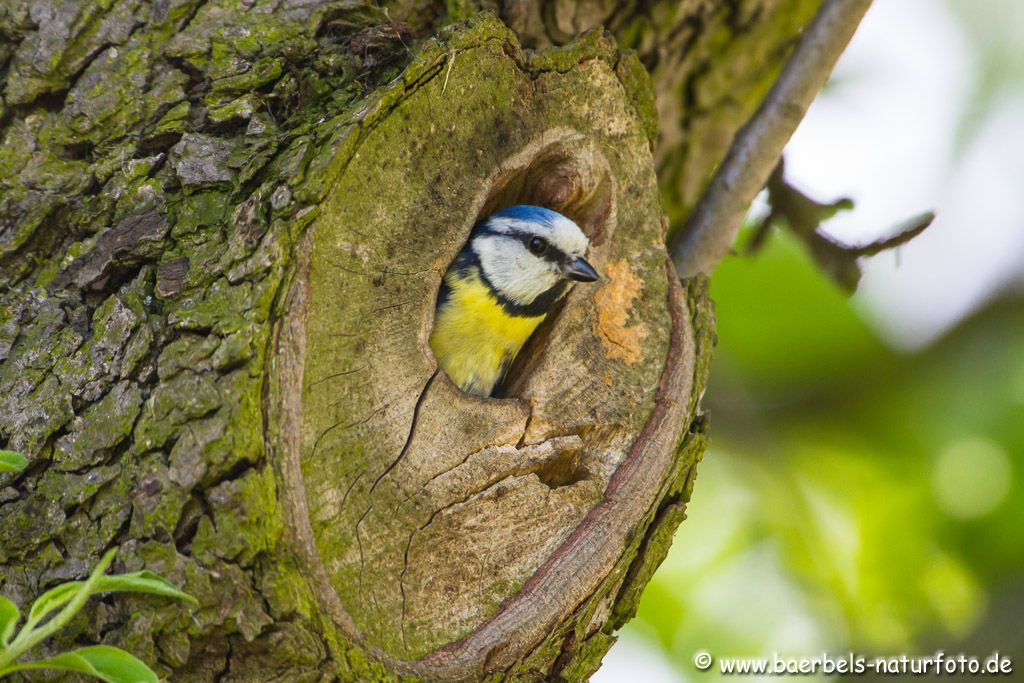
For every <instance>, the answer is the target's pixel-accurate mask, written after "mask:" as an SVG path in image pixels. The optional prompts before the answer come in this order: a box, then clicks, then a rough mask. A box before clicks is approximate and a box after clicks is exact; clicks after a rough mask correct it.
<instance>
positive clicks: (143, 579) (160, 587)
mask: <svg viewBox="0 0 1024 683" xmlns="http://www.w3.org/2000/svg"><path fill="white" fill-rule="evenodd" d="M83 585H84V583H83V582H81V581H69V582H67V583H62V584H60V585H59V586H55V587H53V588H51V589H50V590H48V591H46V592H45V593H43V594H42V595H40V596H39V598H38V599H36V601H35V602H34V603H32V609H31V610H30V611H29V621H32V622H38V621H40V620H41V619H42V618H43V617H45V616H46V615H47V614H49V613H50V612H52V611H53V610H55V609H59V608H60V607H63V606H64V605H65V604H67V603H68V602H70V601H71V599H72V598H73V597H74V596H75V594H76V593H77V592H78V591H79V590H81V588H82V586H83ZM113 591H122V592H124V591H129V592H133V593H152V594H155V595H163V596H166V597H169V598H178V599H180V600H187V601H189V602H191V603H193V604H196V605H198V604H199V602H198V601H197V600H196V599H195V598H193V597H192V596H191V595H189V594H188V593H185V592H184V591H180V590H178V589H177V588H175V587H174V585H173V584H171V583H169V582H168V581H167V580H166V579H163V578H161V577H160V576H157V575H156V574H154V573H153V572H149V571H141V572H132V573H131V574H114V575H112V576H101V577H99V578H98V579H97V580H96V581H95V583H94V584H93V587H92V589H91V590H90V591H89V595H95V594H97V593H109V592H113Z"/></svg>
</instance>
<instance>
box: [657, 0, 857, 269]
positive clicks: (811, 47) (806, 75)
mask: <svg viewBox="0 0 1024 683" xmlns="http://www.w3.org/2000/svg"><path fill="white" fill-rule="evenodd" d="M870 6H871V0H824V2H823V3H822V5H821V8H820V9H819V10H818V13H817V14H816V15H815V16H814V19H812V20H811V23H810V24H808V26H807V28H806V29H804V32H803V34H802V35H801V36H800V39H799V41H798V42H797V45H796V47H795V48H794V49H793V54H792V55H791V56H790V58H789V61H787V62H786V65H785V66H784V67H783V68H782V72H781V73H780V74H779V78H778V80H777V81H775V84H774V85H773V86H772V89H771V90H770V91H769V92H768V95H767V96H766V97H765V99H764V101H763V102H761V105H760V106H759V107H758V109H757V111H756V112H754V115H753V116H752V117H751V118H750V120H749V121H747V123H746V124H744V126H743V127H742V128H741V129H740V130H739V132H738V133H737V134H736V138H735V139H734V140H733V143H732V146H731V147H730V148H729V153H728V155H726V157H725V160H724V161H723V162H722V165H721V166H720V167H719V168H718V171H717V172H716V173H715V175H714V177H713V178H712V179H711V182H710V183H709V184H708V187H707V189H706V190H705V191H704V195H703V196H702V197H701V198H700V200H699V201H698V202H697V205H696V206H695V207H694V209H693V212H692V213H691V214H690V217H689V219H688V220H687V222H686V224H685V225H684V226H683V227H682V228H681V229H680V230H679V231H678V232H677V233H676V234H675V235H674V236H673V237H672V239H671V240H670V241H669V253H671V254H672V260H673V261H675V264H676V269H677V270H678V272H679V275H680V277H684V278H685V277H691V276H693V275H696V274H697V273H710V272H711V271H712V270H714V267H715V266H716V265H717V264H718V262H719V261H720V260H721V259H722V257H723V256H725V254H726V253H727V252H728V251H729V249H730V248H731V247H732V244H733V242H734V241H735V240H736V233H737V232H738V231H739V228H740V223H741V222H742V220H743V215H744V213H746V211H747V208H748V207H749V206H750V203H751V202H752V201H754V197H756V196H757V193H758V192H760V191H761V188H763V187H764V185H765V182H767V180H768V177H769V176H770V175H771V172H772V169H774V168H775V164H776V163H778V160H779V157H780V156H781V155H782V149H783V147H785V146H786V143H787V142H788V141H789V138H790V137H791V136H792V135H793V132H794V131H795V130H796V127H797V125H798V124H799V123H800V120H801V119H803V117H804V114H805V113H807V108H808V107H809V106H810V105H811V102H812V101H813V100H814V97H815V95H817V94H818V92H819V91H820V90H821V89H822V87H824V85H825V81H827V80H828V76H829V74H830V73H832V68H833V67H834V66H835V64H836V61H837V60H838V59H839V55H840V54H842V52H843V50H844V49H845V48H846V45H847V43H849V42H850V38H851V37H853V33H854V31H856V30H857V26H858V25H859V24H860V20H861V19H862V18H863V17H864V13H865V12H867V10H868V7H870Z"/></svg>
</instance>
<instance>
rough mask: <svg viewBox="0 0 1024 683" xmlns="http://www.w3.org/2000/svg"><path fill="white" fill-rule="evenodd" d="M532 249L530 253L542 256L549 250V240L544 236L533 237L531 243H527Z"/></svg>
mask: <svg viewBox="0 0 1024 683" xmlns="http://www.w3.org/2000/svg"><path fill="white" fill-rule="evenodd" d="M527 246H528V247H529V249H530V253H531V254H533V255H534V256H540V255H541V254H543V253H544V252H545V251H547V250H548V241H547V240H546V239H544V238H543V237H531V238H530V243H529V244H528V245H527Z"/></svg>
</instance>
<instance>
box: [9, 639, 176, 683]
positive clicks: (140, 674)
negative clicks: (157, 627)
mask: <svg viewBox="0 0 1024 683" xmlns="http://www.w3.org/2000/svg"><path fill="white" fill-rule="evenodd" d="M27 669H59V670H61V671H74V672H76V673H83V674H89V675H90V676H95V677H96V678H99V679H100V680H103V681H106V682H107V683H159V680H160V679H159V677H158V676H157V675H156V674H155V673H153V670H152V669H150V668H149V667H148V666H146V665H145V664H144V663H143V662H142V661H140V660H139V659H137V658H135V657H133V656H132V655H130V654H128V653H127V652H125V651H124V650H122V649H120V648H116V647H111V646H109V645H93V646H92V647H83V648H81V649H79V650H73V651H71V652H64V653H62V654H59V655H57V656H56V657H50V658H49V659H40V660H38V661H35V662H25V663H24V664H18V665H16V666H13V667H11V668H10V671H24V670H27Z"/></svg>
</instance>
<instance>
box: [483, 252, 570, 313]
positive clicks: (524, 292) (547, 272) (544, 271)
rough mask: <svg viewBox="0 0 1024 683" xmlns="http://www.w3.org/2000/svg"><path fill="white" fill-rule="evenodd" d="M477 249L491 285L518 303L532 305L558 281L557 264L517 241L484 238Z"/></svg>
mask: <svg viewBox="0 0 1024 683" xmlns="http://www.w3.org/2000/svg"><path fill="white" fill-rule="evenodd" d="M499 239H500V238H499ZM474 248H475V250H476V252H477V255H478V256H479V257H480V263H481V265H482V266H483V270H484V272H485V273H486V274H487V278H488V279H489V280H490V281H491V284H493V285H494V288H495V289H497V290H498V291H499V292H500V293H501V294H502V295H504V296H505V297H507V298H509V299H511V300H512V301H514V302H515V303H518V304H524V305H525V304H529V303H531V302H533V301H534V299H536V298H537V297H538V296H540V295H541V294H543V293H544V292H546V291H548V290H549V289H551V288H552V287H554V286H555V285H556V284H557V283H558V279H559V273H558V269H557V266H555V264H553V263H550V262H548V261H545V260H543V259H539V258H537V257H536V256H534V255H533V254H531V253H530V252H528V251H527V250H526V249H525V248H524V247H523V246H522V244H521V243H520V242H518V240H502V241H501V242H499V240H498V239H494V238H491V239H484V240H479V241H478V243H476V244H474Z"/></svg>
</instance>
